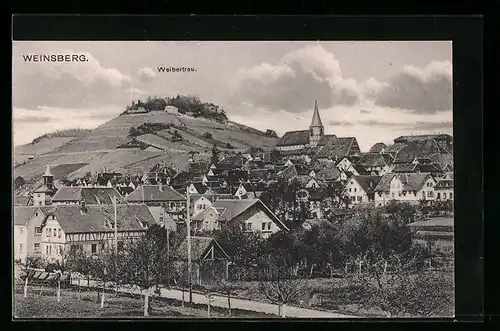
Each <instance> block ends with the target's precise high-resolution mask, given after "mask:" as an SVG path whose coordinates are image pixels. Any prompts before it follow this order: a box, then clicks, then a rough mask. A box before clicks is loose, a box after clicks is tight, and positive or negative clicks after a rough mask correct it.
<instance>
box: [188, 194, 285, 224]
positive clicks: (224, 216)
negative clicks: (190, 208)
mask: <svg viewBox="0 0 500 331" xmlns="http://www.w3.org/2000/svg"><path fill="white" fill-rule="evenodd" d="M253 206H257V207H258V208H260V209H261V210H262V211H264V212H265V213H266V214H267V215H268V216H269V217H270V218H271V219H272V220H273V221H274V222H275V223H276V225H278V226H279V227H280V228H284V229H288V228H287V227H286V226H285V224H283V222H281V221H280V220H279V219H278V217H276V215H275V214H274V213H273V212H272V211H271V210H269V208H268V207H267V206H266V205H265V204H264V203H263V202H262V201H261V200H260V199H227V200H226V199H221V200H217V201H216V202H215V203H214V204H213V205H212V206H211V208H213V209H215V210H217V212H218V214H219V217H218V218H217V220H218V221H226V222H228V221H231V220H233V219H235V218H236V217H238V216H239V215H241V214H242V213H243V212H245V211H247V210H248V209H250V208H251V207H253ZM206 212H208V209H207V210H205V212H201V213H199V214H197V215H195V216H194V217H193V221H201V220H203V217H204V214H205V213H206Z"/></svg>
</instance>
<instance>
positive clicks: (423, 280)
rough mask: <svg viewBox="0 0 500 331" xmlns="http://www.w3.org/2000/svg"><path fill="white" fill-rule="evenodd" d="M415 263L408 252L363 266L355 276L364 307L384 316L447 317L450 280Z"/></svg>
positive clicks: (414, 257)
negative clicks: (381, 312)
mask: <svg viewBox="0 0 500 331" xmlns="http://www.w3.org/2000/svg"><path fill="white" fill-rule="evenodd" d="M419 260H420V258H419V257H418V256H417V255H416V254H414V253H410V254H409V255H407V256H405V255H403V254H399V255H394V257H393V258H391V259H390V260H384V259H382V258H381V259H380V260H379V261H378V262H376V263H367V264H366V265H365V268H364V270H363V271H364V272H362V273H360V274H358V275H357V276H356V280H357V282H358V284H360V285H361V286H360V287H359V290H360V291H363V298H364V304H365V305H369V306H372V307H379V308H380V309H381V310H382V311H383V312H384V313H385V315H386V316H387V317H393V316H423V317H429V316H436V315H443V316H444V315H447V314H449V313H447V311H449V310H450V309H452V307H453V303H452V299H453V280H452V279H451V277H447V276H446V273H444V272H430V271H427V270H425V268H423V266H422V264H421V262H420V261H419ZM386 262H388V264H389V269H390V270H387V263H386Z"/></svg>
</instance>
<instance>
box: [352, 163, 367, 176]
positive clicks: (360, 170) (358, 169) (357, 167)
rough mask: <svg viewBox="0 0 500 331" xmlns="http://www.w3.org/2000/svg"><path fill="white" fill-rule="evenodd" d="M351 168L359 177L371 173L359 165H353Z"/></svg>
mask: <svg viewBox="0 0 500 331" xmlns="http://www.w3.org/2000/svg"><path fill="white" fill-rule="evenodd" d="M352 167H353V168H354V170H356V172H357V173H358V174H359V175H369V174H370V173H371V172H370V171H368V170H366V167H365V166H362V165H360V164H355V165H353V166H352Z"/></svg>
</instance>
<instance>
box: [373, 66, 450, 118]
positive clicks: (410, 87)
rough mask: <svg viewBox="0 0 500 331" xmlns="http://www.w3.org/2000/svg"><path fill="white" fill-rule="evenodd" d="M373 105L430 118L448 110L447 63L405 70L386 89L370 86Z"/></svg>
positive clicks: (448, 71)
mask: <svg viewBox="0 0 500 331" xmlns="http://www.w3.org/2000/svg"><path fill="white" fill-rule="evenodd" d="M371 83H372V87H374V91H373V94H372V96H374V99H375V104H376V105H379V106H387V107H392V108H401V109H406V110H410V111H412V112H414V113H423V114H432V113H436V112H440V111H449V110H451V109H452V69H451V62H449V61H439V62H438V61H433V62H431V63H429V64H428V65H427V66H426V67H425V68H423V69H419V68H415V67H412V66H407V67H405V68H404V69H403V70H401V72H400V73H399V74H397V75H396V76H394V77H393V78H392V79H390V80H389V82H388V84H387V85H383V86H380V85H377V84H376V83H375V82H373V81H372V82H371Z"/></svg>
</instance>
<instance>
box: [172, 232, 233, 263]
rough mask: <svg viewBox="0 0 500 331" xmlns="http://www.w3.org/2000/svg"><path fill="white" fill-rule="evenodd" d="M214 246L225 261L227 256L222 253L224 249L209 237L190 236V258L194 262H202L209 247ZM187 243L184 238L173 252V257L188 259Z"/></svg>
mask: <svg viewBox="0 0 500 331" xmlns="http://www.w3.org/2000/svg"><path fill="white" fill-rule="evenodd" d="M212 246H214V248H217V249H218V250H219V252H221V253H222V254H223V255H224V256H225V257H226V258H227V259H229V256H228V255H227V253H226V252H225V251H224V249H223V248H222V247H221V246H220V245H219V243H218V242H217V241H216V240H215V239H214V238H211V237H199V236H191V258H192V259H193V260H194V261H200V260H202V259H203V258H204V257H205V255H206V254H207V253H208V251H209V249H210V247H212ZM187 252H188V242H187V238H185V239H184V240H183V241H182V242H181V244H180V245H179V247H177V249H176V250H175V255H176V257H177V258H178V259H181V260H187V259H188V255H187Z"/></svg>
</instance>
